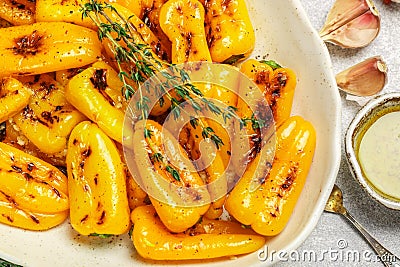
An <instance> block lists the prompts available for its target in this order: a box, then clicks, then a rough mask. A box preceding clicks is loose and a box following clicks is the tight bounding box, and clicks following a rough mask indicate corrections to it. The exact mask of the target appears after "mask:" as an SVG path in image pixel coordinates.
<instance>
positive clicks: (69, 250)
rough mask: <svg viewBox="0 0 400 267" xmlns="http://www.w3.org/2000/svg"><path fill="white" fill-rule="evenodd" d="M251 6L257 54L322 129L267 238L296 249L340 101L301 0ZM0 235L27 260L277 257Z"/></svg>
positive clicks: (328, 171) (90, 262)
mask: <svg viewBox="0 0 400 267" xmlns="http://www.w3.org/2000/svg"><path fill="white" fill-rule="evenodd" d="M248 7H249V10H250V13H251V18H252V20H253V25H254V26H255V28H256V37H257V39H256V40H257V47H256V50H255V52H254V54H253V57H256V56H264V55H268V58H269V59H275V60H277V61H278V62H279V63H281V64H282V65H284V66H288V67H290V68H292V69H294V70H295V72H296V73H297V76H298V86H297V89H296V93H295V100H294V108H293V114H299V115H302V116H303V117H304V118H306V119H307V120H310V121H311V122H312V123H313V124H314V126H315V128H316V131H317V148H316V152H315V156H314V162H313V164H312V167H311V170H310V173H309V176H308V178H307V182H306V185H305V187H304V190H303V192H302V194H301V196H300V199H299V201H298V204H297V206H296V208H295V210H294V213H293V215H292V217H291V220H290V221H289V224H288V225H287V227H286V228H285V230H284V231H283V232H282V233H281V234H279V235H278V236H276V237H274V238H271V239H269V240H268V241H267V243H266V248H268V252H269V253H270V254H271V253H272V252H273V251H290V250H292V249H295V248H297V247H298V246H299V245H300V244H301V243H302V242H303V241H304V240H305V239H306V238H307V236H308V235H309V234H310V233H311V231H312V230H313V228H314V227H315V225H316V223H317V221H318V219H319V217H320V215H321V213H322V211H323V208H324V205H325V201H326V200H327V198H328V196H329V193H330V190H331V188H332V186H333V183H334V181H335V177H336V174H337V171H338V167H339V161H340V117H341V116H340V103H339V102H340V99H339V94H338V92H337V89H336V86H335V81H334V76H333V74H332V70H331V62H330V58H329V55H328V52H327V49H326V47H325V45H324V44H323V42H322V41H321V40H320V39H319V38H318V35H317V33H316V32H315V31H314V30H313V28H312V27H311V25H310V23H309V21H308V19H307V17H306V14H305V12H304V10H303V8H302V7H301V4H300V3H299V1H298V0H280V1H277V0H263V1H259V0H248ZM0 240H1V241H0V257H2V258H5V259H8V260H12V261H14V262H16V263H19V264H22V265H24V266H37V267H44V266H59V267H62V266H68V267H70V266H98V267H100V266H107V267H108V266H150V265H157V264H162V265H163V266H177V265H179V266H182V265H191V266H192V265H196V266H226V265H227V264H230V265H232V264H234V265H236V266H261V265H262V266H266V263H267V264H268V263H270V262H271V257H269V258H268V260H267V261H265V262H262V261H260V260H259V259H258V257H257V254H258V253H253V254H250V255H246V256H243V257H239V258H237V259H236V260H228V259H225V260H219V261H201V262H185V263H181V262H169V263H157V262H150V261H144V260H142V259H141V258H139V257H138V256H137V254H136V252H135V249H134V247H133V245H132V243H131V241H130V240H129V239H128V237H127V235H124V236H121V237H115V238H112V239H110V240H108V239H107V240H101V239H93V238H91V239H88V238H85V237H81V236H78V235H77V234H76V232H74V231H73V230H72V229H71V226H70V225H69V224H68V222H65V223H64V224H63V225H61V226H59V227H57V228H55V229H52V230H50V231H46V232H30V231H24V230H21V229H16V228H12V227H9V226H5V225H0ZM275 255H276V254H275ZM270 256H271V255H270ZM273 260H274V261H276V260H277V257H275V258H274V259H273Z"/></svg>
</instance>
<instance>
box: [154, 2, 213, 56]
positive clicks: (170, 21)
mask: <svg viewBox="0 0 400 267" xmlns="http://www.w3.org/2000/svg"><path fill="white" fill-rule="evenodd" d="M202 25H204V8H203V5H202V4H201V3H200V2H199V1H197V0H169V1H168V2H166V3H165V4H164V5H163V6H162V7H161V10H160V26H161V29H162V30H163V31H164V33H165V34H166V35H167V36H168V38H169V39H170V41H171V42H172V55H171V59H172V63H178V64H179V63H184V62H192V61H211V56H210V52H209V51H208V47H207V41H206V34H205V31H204V27H202Z"/></svg>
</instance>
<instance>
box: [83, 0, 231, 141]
mask: <svg viewBox="0 0 400 267" xmlns="http://www.w3.org/2000/svg"><path fill="white" fill-rule="evenodd" d="M106 10H109V11H110V12H113V13H114V14H115V15H116V17H117V20H118V21H114V20H113V19H112V18H111V17H110V15H109V14H110V13H107V12H106ZM81 11H82V17H83V18H85V17H88V18H90V19H91V20H92V21H93V22H94V24H95V25H96V26H97V27H98V37H99V39H100V40H103V39H105V38H107V39H108V40H109V41H110V43H111V49H112V52H113V54H114V57H115V61H116V64H117V66H118V69H119V78H120V79H121V81H122V83H123V86H122V89H121V90H122V94H123V95H124V97H125V98H126V99H130V98H131V97H132V95H133V94H134V93H135V92H136V90H135V89H134V86H132V85H131V83H130V82H129V81H133V82H134V84H136V87H137V88H138V90H137V91H138V93H139V94H140V95H139V100H138V102H137V103H136V108H137V109H138V110H140V111H141V113H142V114H141V116H140V117H139V118H138V119H142V118H147V117H148V115H149V114H150V110H149V103H150V99H149V98H148V97H147V96H146V95H145V94H144V92H143V91H142V86H141V85H143V87H144V88H145V90H146V91H148V92H149V91H150V89H153V90H154V92H155V93H156V95H157V96H158V97H159V100H158V104H159V105H160V106H162V105H163V104H164V103H165V99H164V97H166V98H167V99H168V100H169V101H170V103H171V112H172V113H173V115H174V117H175V118H178V117H179V116H180V115H181V113H182V112H184V113H187V111H186V110H185V109H184V108H183V107H182V103H183V102H186V101H187V102H188V103H190V105H191V106H192V107H193V109H194V110H195V111H196V112H197V111H201V110H202V109H203V108H205V109H208V110H210V111H212V112H213V113H215V114H221V111H220V109H219V108H218V107H217V106H216V105H215V103H213V102H212V101H210V100H208V99H206V98H204V96H203V94H202V92H201V91H200V90H199V89H198V88H197V87H196V86H194V85H193V84H192V83H190V78H189V75H188V73H187V72H186V71H185V70H184V69H181V68H178V67H177V66H176V65H174V64H170V63H168V62H164V61H161V60H160V59H158V58H157V57H155V56H154V55H153V53H152V49H151V47H150V46H149V45H147V44H145V41H144V40H143V38H142V36H141V35H140V34H139V33H138V31H137V29H136V27H135V26H134V25H133V24H132V23H130V22H129V18H128V19H126V18H124V17H123V16H122V15H121V14H120V13H119V12H118V10H117V9H115V8H114V7H113V6H112V5H110V4H108V3H100V2H97V1H96V0H90V1H89V2H88V3H85V4H84V5H83V6H82V8H81ZM121 41H122V43H123V44H121V43H120V42H121ZM126 66H128V68H127V67H126ZM166 68H169V71H166V70H165V69H166ZM157 73H161V75H162V76H163V78H164V79H165V81H161V80H160V79H159V80H158V85H157V86H154V87H153V88H150V87H151V86H152V84H151V83H150V82H148V79H149V78H151V77H156V79H157V77H158V76H157V75H156V74H157ZM169 88H172V89H173V90H174V92H175V94H176V95H177V96H178V97H179V99H178V98H177V97H174V96H172V95H171V94H170V93H169V91H168V90H167V89H169ZM199 99H200V101H199ZM198 125H199V126H200V127H201V128H202V136H203V137H204V138H210V139H211V140H212V141H213V142H214V144H215V145H216V147H217V148H219V147H221V146H222V145H224V144H223V142H222V140H221V138H219V137H218V136H217V135H216V133H215V131H214V130H213V129H211V130H210V129H209V128H210V127H208V126H206V125H205V123H204V122H203V121H202V120H199V121H198Z"/></svg>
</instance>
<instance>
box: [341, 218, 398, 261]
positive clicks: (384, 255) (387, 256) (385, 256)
mask: <svg viewBox="0 0 400 267" xmlns="http://www.w3.org/2000/svg"><path fill="white" fill-rule="evenodd" d="M343 216H344V217H346V218H347V219H348V220H349V221H350V222H351V223H352V224H353V225H354V226H355V227H356V228H357V229H358V231H360V233H361V234H362V235H363V236H364V237H365V239H366V240H367V241H368V243H369V244H370V245H371V247H372V248H373V249H374V250H375V252H376V253H377V254H378V256H379V259H380V260H381V261H382V263H383V264H384V265H385V266H387V267H395V266H399V267H400V258H398V257H397V256H396V255H394V254H393V253H391V252H390V251H389V250H387V249H386V248H385V247H384V246H382V245H381V244H380V243H379V242H378V241H377V240H376V239H375V238H374V237H373V236H372V235H370V233H368V232H367V230H365V229H364V227H362V226H361V224H359V223H358V222H357V221H356V220H355V219H354V217H353V216H351V214H350V213H349V212H348V211H347V210H346V212H344V213H343Z"/></svg>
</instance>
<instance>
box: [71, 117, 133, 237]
mask: <svg viewBox="0 0 400 267" xmlns="http://www.w3.org/2000/svg"><path fill="white" fill-rule="evenodd" d="M67 170H68V191H69V196H70V220H71V225H72V227H73V228H74V229H75V230H76V231H78V232H79V233H80V234H82V235H90V234H114V235H118V234H122V233H125V232H126V231H127V230H128V228H129V224H130V223H129V222H130V220H129V206H128V198H127V193H126V180H125V179H126V178H125V171H124V165H123V163H122V161H121V158H120V155H119V152H118V149H117V147H116V146H115V144H114V142H113V141H112V140H111V139H110V138H109V137H108V136H107V135H106V134H105V133H103V131H102V130H100V129H99V127H98V126H97V125H96V124H94V123H91V122H88V121H84V122H81V123H80V124H78V125H77V126H76V127H75V128H74V130H73V131H72V133H71V136H70V139H69V142H68V152H67Z"/></svg>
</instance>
